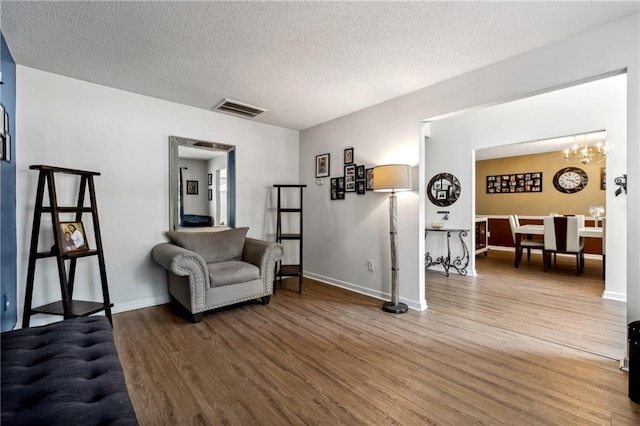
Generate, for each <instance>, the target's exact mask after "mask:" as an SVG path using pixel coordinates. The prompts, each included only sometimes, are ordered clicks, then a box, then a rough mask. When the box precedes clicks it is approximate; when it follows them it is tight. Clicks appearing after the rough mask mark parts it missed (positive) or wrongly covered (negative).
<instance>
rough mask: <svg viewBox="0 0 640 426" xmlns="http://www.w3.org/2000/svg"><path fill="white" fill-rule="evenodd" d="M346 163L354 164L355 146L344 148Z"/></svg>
mask: <svg viewBox="0 0 640 426" xmlns="http://www.w3.org/2000/svg"><path fill="white" fill-rule="evenodd" d="M344 164H353V148H346V149H345V150H344Z"/></svg>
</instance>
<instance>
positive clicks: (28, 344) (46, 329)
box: [0, 316, 138, 426]
mask: <svg viewBox="0 0 640 426" xmlns="http://www.w3.org/2000/svg"><path fill="white" fill-rule="evenodd" d="M1 343H2V370H1V373H0V374H1V375H2V419H1V423H2V424H3V425H83V426H89V425H137V424H138V422H137V419H136V414H135V411H134V410H133V406H132V404H131V400H130V399H129V394H128V393H127V386H126V383H125V378H124V374H123V372H122V366H121V364H120V360H119V358H118V352H117V351H116V347H115V344H114V341H113V333H112V330H111V324H110V323H109V321H108V320H107V319H106V317H103V316H93V317H85V318H76V319H69V320H64V321H61V322H57V323H54V324H49V325H46V326H43V327H34V328H24V329H20V330H14V331H9V332H6V333H2V342H1Z"/></svg>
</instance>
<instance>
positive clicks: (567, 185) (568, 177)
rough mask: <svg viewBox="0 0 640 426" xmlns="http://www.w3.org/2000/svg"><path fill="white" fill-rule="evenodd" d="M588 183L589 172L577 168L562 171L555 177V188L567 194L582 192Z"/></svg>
mask: <svg viewBox="0 0 640 426" xmlns="http://www.w3.org/2000/svg"><path fill="white" fill-rule="evenodd" d="M587 183H589V176H588V175H587V172H585V171H584V170H582V169H579V168H577V167H565V168H564V169H560V170H558V171H557V173H556V174H555V176H554V177H553V186H554V187H555V188H556V189H557V190H558V191H560V192H564V193H565V194H573V193H575V192H578V191H582V190H583V189H584V188H585V186H587Z"/></svg>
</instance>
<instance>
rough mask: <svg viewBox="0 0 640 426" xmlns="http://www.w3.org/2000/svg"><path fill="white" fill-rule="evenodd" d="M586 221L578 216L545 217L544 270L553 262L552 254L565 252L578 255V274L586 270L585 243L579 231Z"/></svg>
mask: <svg viewBox="0 0 640 426" xmlns="http://www.w3.org/2000/svg"><path fill="white" fill-rule="evenodd" d="M581 222H582V223H584V217H583V218H582V219H581V218H580V217H576V216H570V217H567V216H547V217H545V218H544V251H543V254H542V258H543V263H544V272H547V270H548V268H549V266H550V264H551V254H556V253H564V254H572V255H575V256H576V276H580V273H581V272H582V271H583V270H584V243H583V242H582V240H581V238H580V236H579V234H578V231H579V229H580V227H581V226H580V224H581Z"/></svg>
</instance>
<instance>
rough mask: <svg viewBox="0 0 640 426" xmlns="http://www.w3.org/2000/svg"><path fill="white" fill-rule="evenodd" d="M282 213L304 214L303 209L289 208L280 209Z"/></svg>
mask: <svg viewBox="0 0 640 426" xmlns="http://www.w3.org/2000/svg"><path fill="white" fill-rule="evenodd" d="M280 212H282V213H302V209H299V208H287V209H280Z"/></svg>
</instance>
